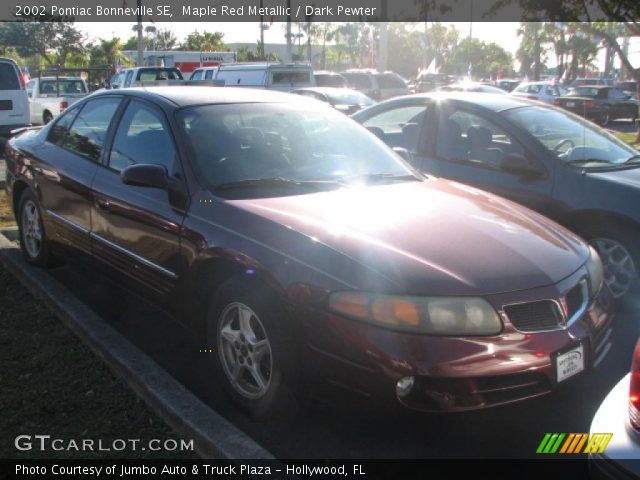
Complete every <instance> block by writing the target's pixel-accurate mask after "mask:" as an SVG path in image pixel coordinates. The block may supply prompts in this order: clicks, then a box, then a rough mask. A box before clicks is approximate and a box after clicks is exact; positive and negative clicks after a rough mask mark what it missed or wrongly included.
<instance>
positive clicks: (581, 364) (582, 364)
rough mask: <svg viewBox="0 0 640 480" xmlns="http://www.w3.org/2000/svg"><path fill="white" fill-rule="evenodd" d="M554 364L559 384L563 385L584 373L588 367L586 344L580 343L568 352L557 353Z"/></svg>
mask: <svg viewBox="0 0 640 480" xmlns="http://www.w3.org/2000/svg"><path fill="white" fill-rule="evenodd" d="M553 363H554V367H555V370H556V382H557V383H562V382H563V381H565V380H567V379H569V378H571V377H573V376H575V375H577V374H578V373H580V372H583V371H584V370H585V368H586V365H587V362H586V357H585V348H584V344H582V343H580V344H578V345H574V346H573V347H571V348H570V349H568V350H563V351H561V352H557V353H556V354H555V355H554V361H553Z"/></svg>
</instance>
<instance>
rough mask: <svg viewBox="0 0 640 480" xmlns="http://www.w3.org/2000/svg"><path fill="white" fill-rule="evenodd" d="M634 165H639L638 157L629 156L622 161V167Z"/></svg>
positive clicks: (639, 158)
mask: <svg viewBox="0 0 640 480" xmlns="http://www.w3.org/2000/svg"><path fill="white" fill-rule="evenodd" d="M636 163H640V155H631V156H630V157H629V158H627V159H626V160H625V161H624V163H623V165H635V164H636Z"/></svg>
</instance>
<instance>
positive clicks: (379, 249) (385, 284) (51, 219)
mask: <svg viewBox="0 0 640 480" xmlns="http://www.w3.org/2000/svg"><path fill="white" fill-rule="evenodd" d="M6 158H7V168H8V178H7V183H6V184H7V190H8V193H9V198H11V199H12V201H13V207H14V209H15V214H16V218H17V220H18V224H19V227H20V239H21V244H22V249H23V252H24V255H25V258H26V259H27V260H28V261H29V262H31V263H34V264H38V265H42V266H46V265H48V264H49V263H50V262H51V260H52V257H53V255H56V256H59V257H63V256H64V257H69V256H76V257H81V258H82V259H84V260H86V261H91V262H96V265H100V266H101V267H103V268H105V269H107V271H110V272H111V273H112V274H114V275H115V276H117V277H118V278H120V279H121V280H122V282H123V283H127V284H129V285H131V286H133V287H135V288H138V289H139V290H140V291H141V292H143V293H145V294H146V295H148V296H149V297H150V298H152V299H154V300H156V301H158V302H162V304H163V305H165V306H166V308H167V309H169V310H170V311H171V312H172V313H173V314H174V315H175V316H176V318H178V319H179V320H181V321H182V322H184V324H186V325H187V326H189V327H190V328H192V329H193V330H194V331H195V332H196V334H197V335H199V336H200V338H202V339H203V340H202V342H203V344H206V345H207V346H208V347H209V348H212V349H214V350H215V351H216V352H217V354H216V355H212V359H214V360H213V365H212V375H213V374H214V373H215V375H216V378H217V380H218V381H219V382H220V384H221V385H222V386H224V388H226V390H227V391H228V392H229V394H230V395H231V396H232V397H233V399H235V401H236V402H237V403H238V404H239V405H240V406H241V407H244V409H245V410H247V411H249V412H251V413H253V414H255V415H262V414H268V413H270V412H272V411H273V410H274V409H277V408H278V406H279V405H281V404H282V403H281V402H280V399H281V397H282V396H283V395H285V394H286V392H289V391H294V392H295V391H296V388H297V387H298V386H300V385H301V384H302V383H303V381H305V380H307V381H309V380H310V379H314V380H329V381H331V382H332V383H333V384H337V385H341V386H343V387H345V388H348V389H349V390H352V391H357V392H361V393H362V394H364V395H374V396H376V397H378V398H381V399H389V400H391V401H393V402H396V403H397V402H400V403H402V404H404V405H406V406H408V407H411V408H416V409H423V410H432V411H433V410H435V411H439V410H467V409H476V408H483V407H489V406H494V405H500V404H505V403H509V402H513V401H517V400H523V399H527V398H532V397H535V396H538V395H542V394H544V393H547V392H550V391H551V390H553V389H555V388H556V387H557V386H558V385H559V384H564V383H565V382H569V381H570V379H571V378H573V377H574V376H576V375H580V374H583V373H584V372H585V371H588V370H589V369H591V368H593V367H594V366H596V365H597V364H598V363H599V362H600V361H601V360H602V358H603V357H604V355H606V353H607V351H608V350H609V348H610V347H611V343H610V340H609V339H610V333H611V328H610V326H611V320H612V308H613V307H612V302H611V296H610V293H609V290H608V288H607V287H606V286H604V285H603V272H602V265H601V262H600V260H599V258H598V255H597V253H596V252H595V251H594V250H593V249H591V248H589V247H588V246H587V245H586V244H585V243H584V242H583V241H582V240H580V239H579V238H578V237H576V236H575V235H574V234H572V233H571V232H569V231H567V230H565V229H564V228H562V227H560V226H558V225H556V224H555V223H553V222H552V221H550V220H548V219H546V218H544V217H542V216H540V215H538V214H536V213H533V212H532V211H529V210H527V209H526V208H523V207H520V206H518V205H516V204H514V203H511V202H509V201H507V200H504V199H502V198H499V197H496V196H493V195H490V194H487V193H484V192H482V191H480V190H477V189H475V188H472V187H469V186H466V185H463V184H460V183H457V182H455V181H451V180H444V179H438V178H434V177H425V176H423V175H422V174H420V173H418V172H417V171H415V170H413V169H412V167H410V166H409V165H408V164H407V163H405V162H404V160H402V159H401V158H400V156H399V155H397V154H396V153H395V152H394V151H393V150H391V149H390V148H388V147H387V146H385V145H384V144H383V143H382V142H381V141H380V140H379V139H378V138H377V137H375V136H374V135H373V134H371V133H370V132H368V131H367V130H366V129H365V128H364V127H361V126H360V125H358V124H357V123H356V122H354V121H352V120H350V119H349V118H347V117H346V116H344V115H342V114H340V113H339V112H336V111H334V110H332V109H331V108H330V107H328V106H324V105H322V104H320V103H319V102H314V101H311V100H305V99H303V98H301V97H299V96H296V95H288V94H280V93H273V92H265V91H264V90H261V91H252V90H248V89H233V88H220V89H216V88H210V87H156V88H147V89H144V90H140V89H119V90H115V91H104V92H100V93H97V94H94V95H91V96H89V97H87V98H86V99H83V100H82V101H80V102H78V103H77V104H74V105H73V106H72V107H70V108H69V109H68V110H67V111H65V112H64V113H63V114H62V115H60V117H59V118H57V119H56V120H55V121H53V122H51V123H50V124H49V125H47V126H46V127H44V128H42V129H40V130H31V131H25V132H23V133H22V134H20V135H19V136H17V137H16V138H14V139H12V140H11V141H10V142H9V143H8V147H7V152H6Z"/></svg>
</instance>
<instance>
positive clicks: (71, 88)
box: [40, 78, 87, 95]
mask: <svg viewBox="0 0 640 480" xmlns="http://www.w3.org/2000/svg"><path fill="white" fill-rule="evenodd" d="M58 86H59V88H60V95H82V94H84V93H87V87H86V86H85V84H84V82H83V81H82V80H66V79H62V78H61V79H60V80H59V81H58ZM40 93H41V94H44V95H58V89H57V87H56V81H55V80H42V79H41V80H40Z"/></svg>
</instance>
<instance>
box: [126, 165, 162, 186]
mask: <svg viewBox="0 0 640 480" xmlns="http://www.w3.org/2000/svg"><path fill="white" fill-rule="evenodd" d="M120 180H122V183H124V184H125V185H133V186H136V187H151V188H160V189H163V190H164V189H165V188H167V186H168V185H169V176H168V175H167V169H166V168H165V167H164V166H162V165H153V164H148V163H139V164H136V165H130V166H128V167H127V168H125V169H124V170H122V172H120Z"/></svg>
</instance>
